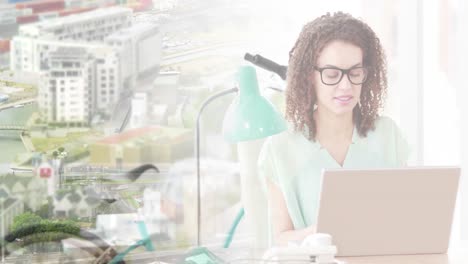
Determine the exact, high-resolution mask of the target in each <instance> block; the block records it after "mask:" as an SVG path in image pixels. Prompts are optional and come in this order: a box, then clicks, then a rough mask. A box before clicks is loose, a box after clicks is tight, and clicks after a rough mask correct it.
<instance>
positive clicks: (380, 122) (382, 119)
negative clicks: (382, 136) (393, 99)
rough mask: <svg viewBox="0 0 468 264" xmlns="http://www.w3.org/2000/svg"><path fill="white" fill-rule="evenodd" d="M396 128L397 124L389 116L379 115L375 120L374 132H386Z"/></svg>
mask: <svg viewBox="0 0 468 264" xmlns="http://www.w3.org/2000/svg"><path fill="white" fill-rule="evenodd" d="M396 130H398V125H397V124H396V122H395V121H394V120H393V119H392V118H391V117H389V116H379V117H377V119H376V120H375V130H374V131H375V132H377V133H386V134H387V133H388V132H394V131H396Z"/></svg>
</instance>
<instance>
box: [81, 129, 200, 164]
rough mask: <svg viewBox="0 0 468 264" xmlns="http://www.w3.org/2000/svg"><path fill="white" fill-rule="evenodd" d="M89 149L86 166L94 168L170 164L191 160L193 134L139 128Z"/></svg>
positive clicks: (92, 145) (108, 138)
mask: <svg viewBox="0 0 468 264" xmlns="http://www.w3.org/2000/svg"><path fill="white" fill-rule="evenodd" d="M89 149H90V161H89V162H90V163H91V164H96V165H103V166H115V165H118V164H119V161H124V162H125V165H126V166H129V167H134V166H136V165H140V164H144V163H156V164H157V163H172V162H175V161H177V160H181V159H184V158H187V157H189V156H192V153H193V132H192V131H191V130H189V129H184V128H172V127H160V126H149V127H142V128H136V129H131V130H128V131H125V132H123V133H121V134H118V135H113V136H109V137H107V138H104V139H102V140H100V141H97V142H94V143H92V144H91V145H90V148H89Z"/></svg>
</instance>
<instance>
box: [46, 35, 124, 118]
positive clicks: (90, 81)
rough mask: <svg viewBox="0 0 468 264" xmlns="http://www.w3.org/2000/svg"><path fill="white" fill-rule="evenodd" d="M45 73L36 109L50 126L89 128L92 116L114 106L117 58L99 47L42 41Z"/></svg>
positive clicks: (99, 45)
mask: <svg viewBox="0 0 468 264" xmlns="http://www.w3.org/2000/svg"><path fill="white" fill-rule="evenodd" d="M42 44H43V45H44V46H45V45H47V46H48V53H47V58H48V60H47V63H46V64H44V65H43V68H44V69H46V70H44V71H43V72H42V75H41V81H40V83H39V93H38V102H39V108H40V109H41V111H42V112H43V113H44V115H45V116H46V117H47V120H48V121H49V122H67V123H69V122H75V123H82V124H88V123H89V121H90V120H91V117H92V114H93V113H96V112H99V111H103V112H107V110H108V109H109V108H112V107H113V106H114V105H115V103H116V102H117V99H118V95H119V87H120V86H121V85H120V83H121V82H120V80H121V78H120V72H119V65H120V63H119V57H118V54H117V52H116V51H115V50H113V49H112V48H110V47H108V46H106V45H102V44H88V43H61V42H51V41H44V42H43V43H42Z"/></svg>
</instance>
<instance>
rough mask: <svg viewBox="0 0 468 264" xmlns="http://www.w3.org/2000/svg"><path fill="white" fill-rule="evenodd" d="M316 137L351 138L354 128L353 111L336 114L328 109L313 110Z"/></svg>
mask: <svg viewBox="0 0 468 264" xmlns="http://www.w3.org/2000/svg"><path fill="white" fill-rule="evenodd" d="M314 120H315V125H316V128H317V130H316V131H317V137H318V138H320V139H324V137H326V138H333V139H335V140H348V139H349V140H351V137H352V135H353V130H354V122H353V113H352V112H351V113H346V114H343V115H336V114H335V113H332V112H329V111H320V109H317V110H316V111H314Z"/></svg>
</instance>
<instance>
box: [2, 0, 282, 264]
mask: <svg viewBox="0 0 468 264" xmlns="http://www.w3.org/2000/svg"><path fill="white" fill-rule="evenodd" d="M243 2H246V1H237V2H236V3H235V4H233V3H234V1H228V0H223V1H220V0H211V1H193V0H153V1H151V0H1V1H0V149H1V151H0V203H1V210H0V216H1V225H2V226H1V230H0V235H1V237H2V238H3V237H5V238H6V239H5V240H2V241H1V244H0V245H1V247H2V253H1V255H2V261H3V262H2V263H4V261H6V263H22V262H24V261H32V262H41V261H43V262H44V263H45V262H47V263H63V262H66V261H67V260H70V259H77V258H76V254H78V255H79V256H80V257H83V258H85V259H86V258H88V260H89V258H90V257H91V258H93V254H91V253H89V252H87V253H86V250H84V251H83V249H87V250H88V251H89V250H90V249H89V248H93V247H95V248H99V247H98V246H97V244H95V245H92V246H90V245H89V244H88V245H86V243H85V242H88V243H89V241H91V239H90V238H89V236H93V237H97V239H99V240H100V241H103V243H105V244H106V245H107V246H108V247H107V250H108V251H114V255H115V252H123V251H124V250H126V249H128V248H129V247H130V246H132V245H141V247H139V248H136V249H135V250H134V251H133V252H132V253H131V254H138V253H141V254H143V255H144V252H151V251H152V250H154V248H157V249H176V248H184V247H188V246H191V245H193V244H194V243H195V241H196V239H197V238H196V231H197V230H196V224H197V223H196V222H195V221H196V217H195V215H196V204H195V202H194V201H195V199H196V194H195V192H196V189H195V188H196V177H195V168H196V166H195V160H194V137H195V136H194V127H195V122H196V116H197V112H198V109H199V107H200V105H201V104H202V102H203V101H204V100H205V99H206V98H207V97H208V96H209V95H210V94H212V93H214V92H216V91H218V90H222V89H226V88H231V87H232V86H233V85H234V79H233V78H234V77H233V76H234V74H235V71H236V69H237V67H238V65H240V64H241V63H242V60H243V53H245V52H247V51H248V50H247V48H248V47H249V46H248V45H249V44H248V41H247V40H252V39H254V38H255V37H254V36H252V35H251V31H250V30H249V28H251V26H252V25H251V21H250V19H249V15H248V14H249V12H251V11H250V10H249V9H248V8H246V7H245V4H243ZM252 43H254V42H252ZM251 45H252V47H253V45H254V44H251ZM261 78H263V77H261ZM265 79H266V80H267V81H266V82H268V83H269V84H270V83H271V82H273V83H274V82H275V81H277V80H275V79H274V78H273V81H271V79H272V78H271V76H270V75H269V74H266V75H265ZM279 85H281V83H280V84H279ZM272 93H274V92H272ZM273 96H274V94H273ZM232 98H233V96H231V97H226V98H223V99H221V100H219V101H217V102H215V103H213V106H210V108H207V110H206V113H205V114H204V116H203V118H202V120H201V121H202V124H203V126H202V130H201V134H202V136H201V145H200V149H201V156H202V157H203V158H202V165H201V169H202V171H203V172H202V176H203V179H202V181H201V183H202V186H204V187H203V189H202V201H203V208H202V221H204V222H203V226H206V228H205V230H203V231H202V239H203V240H204V241H205V242H206V243H215V242H219V241H222V240H223V237H222V236H223V235H221V237H220V235H219V234H225V233H227V232H228V228H229V224H230V222H231V220H232V219H233V217H234V216H228V217H226V216H225V215H229V214H233V215H234V214H235V213H237V211H236V210H237V207H236V206H237V203H238V202H239V199H240V197H239V179H238V168H237V166H236V149H235V148H234V147H233V146H232V145H229V144H228V143H226V142H224V141H223V139H222V138H221V136H220V130H221V125H222V118H223V113H224V111H225V110H226V108H227V107H228V105H229V103H230V101H231V100H232ZM230 208H231V209H230ZM231 211H232V213H231ZM223 215H224V216H223ZM223 217H224V218H223ZM226 219H229V220H226ZM205 223H210V224H206V225H205ZM84 233H86V234H89V235H88V236H85V235H82V234H84ZM79 234H81V235H79ZM239 236H240V235H239ZM77 237H78V238H77ZM74 240H76V241H78V242H76V241H74ZM80 241H81V242H80ZM83 241H85V242H83ZM142 241H143V242H142ZM83 243H84V244H83ZM138 243H140V244H138ZM101 249H102V248H101ZM132 250H133V249H132ZM83 252H85V253H83ZM74 254H75V255H74ZM98 255H99V254H98ZM73 256H74V257H73ZM96 258H97V257H96ZM80 263H81V262H80ZM88 263H89V262H88ZM103 263H104V262H103Z"/></svg>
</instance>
